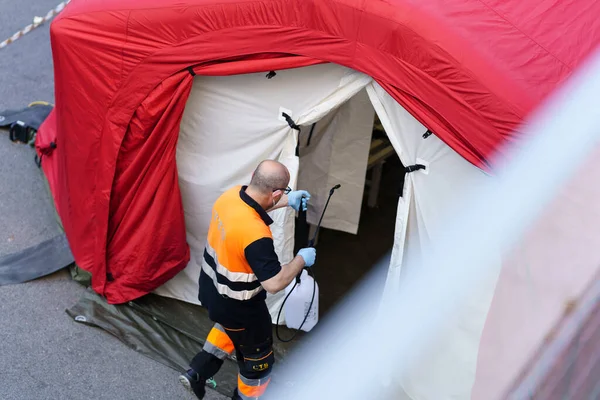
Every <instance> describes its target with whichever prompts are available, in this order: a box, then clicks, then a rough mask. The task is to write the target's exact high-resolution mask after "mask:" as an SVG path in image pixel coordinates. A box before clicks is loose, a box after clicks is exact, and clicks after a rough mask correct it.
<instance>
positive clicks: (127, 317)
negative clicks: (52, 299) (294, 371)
mask: <svg viewBox="0 0 600 400" xmlns="http://www.w3.org/2000/svg"><path fill="white" fill-rule="evenodd" d="M66 311H67V314H69V316H71V317H72V318H73V319H74V320H75V321H77V322H81V323H84V324H87V325H90V326H95V327H98V328H101V329H103V330H105V331H107V332H109V333H111V334H112V335H114V336H116V337H117V338H118V339H119V340H121V341H122V342H123V343H125V344H126V345H127V346H128V347H130V348H132V349H134V350H135V351H137V352H139V353H141V354H143V355H145V356H147V357H149V358H151V359H153V360H155V361H157V362H159V363H161V364H163V365H166V366H168V367H171V368H173V369H174V370H176V371H178V372H182V371H185V370H186V369H187V368H188V365H189V361H190V360H191V359H192V358H193V357H194V355H195V354H196V353H197V352H198V351H200V350H201V349H202V345H203V344H204V341H205V338H206V336H207V335H208V332H209V331H210V329H211V328H212V326H213V322H212V321H210V319H209V318H208V314H207V312H206V310H205V309H204V308H203V307H201V306H197V305H194V304H189V303H185V302H182V301H179V300H175V299H170V298H166V297H162V296H157V295H154V294H148V295H146V296H143V297H141V298H140V299H137V300H135V301H132V302H129V303H127V304H119V305H112V304H108V303H107V302H106V300H105V299H104V298H103V297H101V296H99V295H98V294H96V293H95V292H94V291H92V290H91V289H90V288H88V290H86V291H85V293H84V294H83V296H82V297H81V299H80V300H79V302H78V303H77V304H76V305H75V306H73V307H72V308H70V309H68V310H66ZM280 334H281V335H282V336H283V337H284V339H285V338H288V337H290V336H291V335H292V334H293V332H292V331H290V330H289V329H287V328H285V327H280ZM302 336H305V337H306V338H307V337H308V336H306V335H303V334H299V335H298V337H299V338H300V337H302ZM297 340H299V339H295V340H294V341H293V342H290V343H281V342H279V341H278V340H277V339H275V343H274V352H275V359H276V362H275V367H274V371H273V374H272V381H276V380H277V370H278V369H279V368H281V366H282V365H283V364H284V362H285V355H286V353H287V352H288V351H290V350H291V348H292V347H293V345H294V342H296V341H297ZM237 373H238V368H237V363H236V361H235V357H232V358H229V359H227V360H225V363H224V364H223V367H222V368H221V370H220V371H219V372H218V373H217V375H216V376H215V377H214V382H215V384H216V387H215V386H212V387H213V388H214V389H215V390H217V391H218V392H220V393H222V394H223V395H225V396H231V393H232V392H233V389H234V388H235V387H236V385H237ZM208 386H209V387H211V384H208Z"/></svg>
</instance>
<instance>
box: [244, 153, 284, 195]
mask: <svg viewBox="0 0 600 400" xmlns="http://www.w3.org/2000/svg"><path fill="white" fill-rule="evenodd" d="M289 182H290V172H289V171H288V169H287V167H286V166H285V165H283V164H282V163H280V162H278V161H274V160H264V161H262V162H261V163H260V164H258V167H256V170H254V174H253V175H252V180H251V181H250V186H251V187H252V188H254V189H255V190H257V191H259V192H260V193H263V194H270V193H272V192H273V190H275V189H285V188H286V187H287V185H288V184H289Z"/></svg>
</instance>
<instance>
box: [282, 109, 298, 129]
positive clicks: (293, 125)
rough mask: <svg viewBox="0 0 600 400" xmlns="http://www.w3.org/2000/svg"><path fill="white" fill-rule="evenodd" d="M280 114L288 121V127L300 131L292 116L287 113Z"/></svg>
mask: <svg viewBox="0 0 600 400" xmlns="http://www.w3.org/2000/svg"><path fill="white" fill-rule="evenodd" d="M281 115H282V116H283V118H285V120H286V122H287V123H288V125H289V126H290V128H292V129H295V130H297V131H298V132H300V131H302V129H301V128H300V127H299V126H298V125H296V123H295V122H294V120H293V119H292V117H290V116H289V115H287V113H281Z"/></svg>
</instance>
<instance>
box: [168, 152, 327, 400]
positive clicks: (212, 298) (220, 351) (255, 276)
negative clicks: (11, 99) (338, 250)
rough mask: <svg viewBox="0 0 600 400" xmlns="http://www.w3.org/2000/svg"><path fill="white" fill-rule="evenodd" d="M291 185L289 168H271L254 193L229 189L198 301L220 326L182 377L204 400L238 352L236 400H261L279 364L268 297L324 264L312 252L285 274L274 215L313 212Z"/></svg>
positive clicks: (217, 214) (219, 207)
mask: <svg viewBox="0 0 600 400" xmlns="http://www.w3.org/2000/svg"><path fill="white" fill-rule="evenodd" d="M289 180H290V173H289V171H288V169H287V168H286V167H285V166H284V165H283V164H281V163H279V162H277V161H272V160H265V161H263V162H261V163H260V164H259V166H258V167H257V168H256V170H255V171H254V173H253V175H252V179H251V181H250V184H249V185H248V186H236V187H234V188H231V189H229V190H228V191H226V192H225V193H223V194H222V195H221V196H220V197H219V198H218V199H217V201H216V202H215V204H214V206H213V209H212V218H211V222H210V226H209V229H208V237H207V240H206V246H205V249H204V254H203V259H202V271H201V273H200V279H199V285H200V292H199V296H198V299H199V300H200V302H201V303H202V305H203V306H204V307H206V308H207V309H208V315H209V318H210V319H211V320H212V321H214V322H215V325H214V327H213V328H212V330H211V331H210V333H209V334H208V337H207V339H206V342H205V344H204V347H203V349H202V351H201V352H200V353H198V354H197V355H196V356H195V357H194V358H193V359H192V361H191V362H190V368H189V369H188V370H187V372H185V373H184V374H183V375H181V376H180V377H179V379H180V381H181V382H182V383H183V384H184V385H185V386H186V387H188V388H189V389H191V390H192V391H193V392H194V393H195V394H196V396H197V397H198V398H199V399H202V398H203V397H204V395H205V388H204V385H205V382H206V380H208V379H210V378H211V377H212V376H214V375H215V374H216V373H217V371H218V370H219V369H220V368H221V366H222V365H223V361H224V360H225V358H227V357H228V356H229V355H231V354H233V353H234V352H235V355H236V358H237V362H238V367H239V374H238V382H237V388H236V390H235V391H234V394H233V397H232V399H244V400H246V399H258V398H259V397H260V396H261V395H262V394H263V393H264V392H265V389H266V388H267V385H268V384H269V380H270V378H269V376H270V373H271V369H272V367H273V363H274V361H275V357H274V354H273V347H272V345H273V335H272V328H271V316H270V314H269V310H268V309H267V305H266V303H265V299H266V296H267V292H268V293H271V294H275V293H277V292H279V291H281V290H283V289H284V288H285V287H287V286H288V285H289V283H290V282H291V281H292V280H293V279H294V278H295V277H296V276H297V275H298V274H299V273H300V272H301V271H302V269H303V268H304V267H305V266H309V267H310V266H312V265H313V263H314V262H315V257H316V250H315V249H314V248H304V249H301V250H300V251H298V254H297V255H296V257H295V258H294V259H293V260H292V261H290V262H289V263H288V264H287V265H283V266H282V265H281V264H280V262H279V260H278V257H277V254H276V253H275V247H274V244H273V236H272V234H271V230H270V228H269V225H271V224H272V223H273V220H272V219H271V218H270V217H269V215H268V214H267V212H268V211H272V210H275V209H278V208H282V207H286V206H289V207H292V208H293V209H295V210H296V211H298V210H300V207H302V209H303V210H306V204H307V201H308V200H309V199H310V194H309V193H308V192H307V191H304V190H299V191H292V190H291V189H290V188H289V187H288V184H289Z"/></svg>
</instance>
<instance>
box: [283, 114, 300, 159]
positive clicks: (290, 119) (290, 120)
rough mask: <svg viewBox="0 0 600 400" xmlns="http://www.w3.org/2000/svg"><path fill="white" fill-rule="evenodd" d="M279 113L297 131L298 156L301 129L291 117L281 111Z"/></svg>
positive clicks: (297, 152) (297, 154)
mask: <svg viewBox="0 0 600 400" xmlns="http://www.w3.org/2000/svg"><path fill="white" fill-rule="evenodd" d="M281 115H282V116H283V118H285V120H286V121H287V123H288V125H289V126H290V128H292V129H295V130H297V131H298V141H297V143H296V157H300V132H302V129H301V128H300V127H299V126H298V125H296V123H295V122H294V120H293V119H292V117H290V116H289V115H287V113H281Z"/></svg>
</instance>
